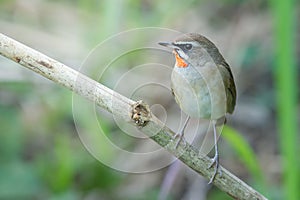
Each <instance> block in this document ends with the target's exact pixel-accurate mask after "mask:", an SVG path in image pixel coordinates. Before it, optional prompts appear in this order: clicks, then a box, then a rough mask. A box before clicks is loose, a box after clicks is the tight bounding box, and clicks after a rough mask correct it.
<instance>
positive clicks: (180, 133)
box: [174, 116, 190, 148]
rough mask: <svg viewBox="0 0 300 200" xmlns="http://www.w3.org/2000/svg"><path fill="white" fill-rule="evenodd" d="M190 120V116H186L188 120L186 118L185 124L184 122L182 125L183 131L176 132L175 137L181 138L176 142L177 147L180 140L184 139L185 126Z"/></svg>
mask: <svg viewBox="0 0 300 200" xmlns="http://www.w3.org/2000/svg"><path fill="white" fill-rule="evenodd" d="M189 120H190V116H188V117H187V118H186V120H185V122H184V124H183V127H182V129H181V131H180V132H179V133H176V134H175V136H174V138H179V139H178V141H177V142H176V145H175V148H177V147H178V145H179V143H180V141H181V140H182V138H183V135H184V130H185V128H186V126H187V124H188V122H189Z"/></svg>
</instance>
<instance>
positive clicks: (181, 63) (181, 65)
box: [173, 50, 188, 68]
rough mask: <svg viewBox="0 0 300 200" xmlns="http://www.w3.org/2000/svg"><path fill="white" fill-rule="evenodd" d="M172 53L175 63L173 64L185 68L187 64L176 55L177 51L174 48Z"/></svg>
mask: <svg viewBox="0 0 300 200" xmlns="http://www.w3.org/2000/svg"><path fill="white" fill-rule="evenodd" d="M173 53H174V54H175V59H176V63H175V65H176V66H177V67H180V68H185V67H187V66H188V64H187V63H186V62H185V61H184V60H183V59H182V58H181V57H180V56H179V55H178V53H177V52H176V51H175V50H174V51H173Z"/></svg>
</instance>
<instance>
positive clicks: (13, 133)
mask: <svg viewBox="0 0 300 200" xmlns="http://www.w3.org/2000/svg"><path fill="white" fill-rule="evenodd" d="M299 10H300V6H299V1H289V0H287V1H283V0H281V1H280V0H277V1H276V0H273V1H262V0H258V1H246V0H226V1H221V0H211V1H208V0H200V1H196V0H187V1H178V0H173V1H171V0H166V1H158V0H152V1H150V0H125V1H121V0H102V1H100V0H99V1H96V0H90V1H85V0H77V1H71V0H64V1H63V0H62V1H58V0H30V1H26V0H0V27H1V28H0V29H1V32H2V33H4V34H6V35H8V36H10V37H12V38H14V39H16V40H18V41H21V42H22V43H24V44H26V45H28V46H30V47H32V48H35V49H37V50H39V51H41V52H43V53H45V54H46V55H48V56H50V57H53V58H54V59H57V60H59V61H61V62H63V63H65V64H67V65H69V66H73V67H74V68H75V69H78V68H79V67H80V66H81V63H82V62H83V60H84V59H85V57H86V56H87V54H88V53H89V51H90V50H91V49H92V48H93V47H95V46H96V45H97V44H98V43H100V42H101V41H103V40H105V39H107V38H108V37H110V36H111V35H114V34H117V33H119V32H122V31H125V30H129V29H133V28H143V27H162V28H168V29H174V30H177V31H181V32H183V33H187V32H199V33H202V34H204V35H206V36H207V37H209V38H210V39H211V40H213V41H214V42H215V43H216V45H217V46H218V47H219V49H220V51H221V52H222V53H223V55H224V57H225V58H226V60H227V61H228V62H229V63H230V65H231V66H232V70H233V73H234V76H235V80H236V85H237V88H238V102H237V107H236V111H235V113H234V114H233V115H232V116H231V117H230V118H229V119H228V126H227V127H225V128H224V131H223V134H222V136H223V139H222V140H221V141H220V147H219V148H220V152H221V163H222V165H224V166H225V167H226V168H227V169H229V170H230V171H231V172H233V173H234V174H236V175H237V176H238V177H240V178H241V179H242V180H244V181H245V182H247V183H248V184H250V185H251V186H253V187H254V188H255V189H257V190H258V191H260V192H261V193H263V194H264V195H266V196H267V197H268V198H270V199H290V200H298V199H300V190H299V189H300V184H299V183H300V173H299V171H300V157H299V155H298V153H300V152H299V144H300V139H299V130H298V128H299V125H298V124H299V113H300V112H299V73H300V70H299V59H298V58H299V57H300V49H299V42H300V31H299V18H300V15H299ZM297 11H298V12H297ZM164 38H166V37H164ZM161 39H162V38H161V36H160V35H153V38H152V39H151V41H149V44H150V43H151V44H153V43H155V42H158V41H161ZM172 39H174V38H172V37H171V36H170V40H172ZM130 42H131V41H130ZM138 42H139V38H138V37H136V38H133V41H132V43H138ZM152 46H153V45H152ZM138 56H139V57H138ZM170 58H171V57H170ZM103 59H104V60H111V58H110V57H109V54H101V55H99V60H103ZM137 60H138V61H140V60H147V58H145V57H142V56H140V55H136V56H133V58H132V57H131V58H130V59H128V60H127V62H126V65H127V66H125V69H126V68H127V69H130V68H131V66H134V65H136V62H137ZM171 61H172V60H170V62H169V63H170V64H172V62H171ZM95 65H96V64H95ZM0 66H1V70H0V199H156V198H157V195H158V194H159V191H160V187H161V183H162V180H163V177H164V174H165V172H166V171H167V170H168V169H167V168H163V169H161V170H157V171H155V172H151V173H144V174H132V173H122V172H119V171H117V170H113V169H111V168H109V167H107V166H105V165H103V164H101V162H99V161H97V160H96V159H95V158H94V157H93V156H91V154H90V153H89V152H88V151H87V150H86V149H85V147H84V145H83V144H82V143H81V141H80V139H79V137H78V135H77V131H76V128H75V125H74V120H73V114H72V93H71V92H70V91H68V90H66V89H64V88H62V87H59V86H57V85H55V84H53V83H52V82H50V81H48V80H46V79H44V78H41V77H40V76H38V75H36V74H34V73H32V72H30V71H29V70H27V69H23V67H21V66H19V65H17V64H15V63H13V62H12V61H10V60H8V59H6V58H4V57H0ZM98 67H101V65H98ZM123 72H124V67H123V68H121V67H120V68H118V67H116V69H115V70H114V73H120V74H122V73H123ZM86 73H87V74H89V75H90V76H92V77H93V73H94V72H93V71H87V72H86ZM95 77H97V75H95ZM93 78H94V77H93ZM110 80H111V78H110V76H109V73H108V74H107V75H106V74H105V75H104V76H103V77H101V80H100V81H101V82H103V83H104V84H105V85H108V86H110V85H111V84H112V83H111V82H110ZM128 84H130V83H128ZM168 95H169V94H168ZM170 98H171V96H170ZM152 100H153V102H152V103H157V104H159V103H160V102H159V101H160V100H161V98H160V97H159V96H158V97H156V98H154V99H152ZM163 101H164V102H165V104H167V103H166V102H169V97H168V98H166V99H165V100H163ZM162 104H163V103H162ZM172 104H174V102H172ZM174 105H175V104H174ZM99 118H100V119H101V121H102V123H103V124H104V125H103V124H102V125H103V126H105V129H104V131H105V134H106V135H108V136H110V135H111V136H110V137H111V138H115V139H116V138H118V139H119V140H120V138H121V139H122V140H121V142H120V143H121V144H122V145H124V146H125V148H127V149H128V150H130V149H134V148H135V145H137V146H138V142H136V141H132V140H131V138H130V137H129V138H128V137H121V136H119V135H120V134H121V131H119V129H118V127H117V125H116V124H115V123H114V122H113V121H112V120H110V119H109V118H108V117H106V115H101V113H100V114H99ZM77 120H78V121H79V122H80V123H81V124H83V126H84V127H86V130H84V131H86V132H88V131H89V129H93V128H95V127H93V125H91V124H90V122H89V120H88V116H86V115H85V114H82V117H81V118H80V117H79V118H77ZM171 128H172V127H171ZM106 153H107V154H108V155H107V156H108V157H110V158H111V159H112V160H113V159H115V160H116V162H118V159H119V158H118V157H117V156H116V155H114V154H113V153H112V152H106ZM123 159H124V158H123ZM119 162H120V161H119ZM133 164H134V163H133ZM136 164H143V163H136ZM182 168H183V169H182V170H181V175H180V176H179V177H178V179H177V181H176V184H175V185H174V187H173V189H172V191H171V193H170V195H169V198H170V199H193V195H194V196H195V195H196V196H197V195H198V196H197V199H211V200H214V199H230V197H229V196H227V195H226V194H224V193H223V192H221V191H219V190H218V189H217V188H215V187H209V186H207V185H206V184H207V181H206V180H204V179H203V178H201V177H198V178H195V174H193V172H190V171H189V170H188V169H186V168H184V167H182ZM191 174H192V175H191Z"/></svg>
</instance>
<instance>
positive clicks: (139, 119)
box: [131, 100, 151, 127]
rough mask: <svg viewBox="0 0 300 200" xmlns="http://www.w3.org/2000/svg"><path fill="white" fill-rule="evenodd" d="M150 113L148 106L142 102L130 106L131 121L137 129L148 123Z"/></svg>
mask: <svg viewBox="0 0 300 200" xmlns="http://www.w3.org/2000/svg"><path fill="white" fill-rule="evenodd" d="M150 118H151V111H150V108H149V106H148V104H146V103H144V102H143V101H141V100H140V101H137V102H136V103H134V104H133V105H132V110H131V119H132V120H133V121H134V123H135V124H136V125H137V126H139V127H144V126H146V125H147V123H148V122H149V121H150Z"/></svg>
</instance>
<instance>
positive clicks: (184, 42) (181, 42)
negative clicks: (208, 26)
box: [174, 41, 200, 46]
mask: <svg viewBox="0 0 300 200" xmlns="http://www.w3.org/2000/svg"><path fill="white" fill-rule="evenodd" d="M174 44H178V45H181V44H191V45H193V46H200V45H199V43H198V42H196V41H176V42H174Z"/></svg>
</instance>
